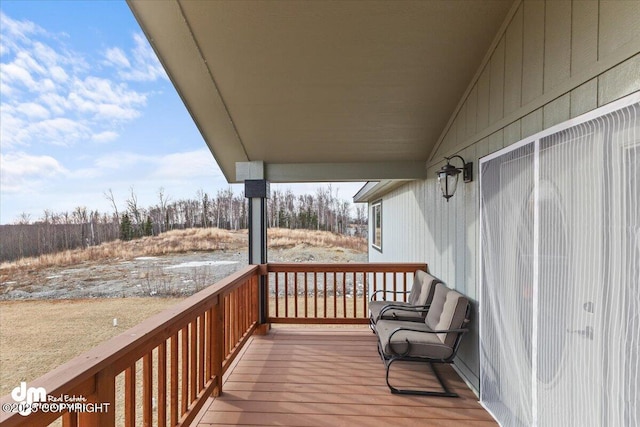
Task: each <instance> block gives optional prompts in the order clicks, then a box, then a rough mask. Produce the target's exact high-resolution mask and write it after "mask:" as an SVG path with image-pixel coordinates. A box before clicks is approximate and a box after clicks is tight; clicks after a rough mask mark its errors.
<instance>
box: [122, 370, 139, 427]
mask: <svg viewBox="0 0 640 427" xmlns="http://www.w3.org/2000/svg"><path fill="white" fill-rule="evenodd" d="M124 425H125V426H126V427H133V426H135V425H136V364H135V363H134V364H133V365H131V366H130V367H128V368H127V369H126V370H125V371H124Z"/></svg>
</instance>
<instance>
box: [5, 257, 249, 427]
mask: <svg viewBox="0 0 640 427" xmlns="http://www.w3.org/2000/svg"><path fill="white" fill-rule="evenodd" d="M259 271H260V267H259V266H250V267H247V268H246V269H244V270H242V271H240V272H238V273H236V274H233V275H232V276H229V277H228V278H225V279H224V280H222V281H220V282H218V283H217V284H215V285H213V286H211V287H209V288H207V289H205V290H203V291H201V292H199V293H197V294H195V295H193V296H192V297H190V298H187V299H186V300H184V301H182V302H180V303H178V304H176V305H175V306H173V307H171V308H170V309H168V310H166V311H164V312H162V313H160V314H158V315H156V316H154V317H151V318H149V319H147V320H146V321H144V322H142V323H141V324H139V325H137V326H135V327H133V328H132V329H130V330H128V331H127V332H125V333H124V334H122V335H119V336H117V337H115V338H113V339H111V340H109V341H107V342H105V343H103V344H101V345H100V346H98V347H96V348H94V349H93V350H90V351H89V352H87V353H85V354H83V355H81V356H79V357H77V358H75V359H73V360H71V361H70V362H68V363H66V364H64V365H62V366H60V367H58V368H57V369H55V370H53V371H51V372H49V373H48V374H46V375H44V376H43V377H41V378H39V379H38V380H36V381H35V382H34V385H35V386H37V387H42V388H43V389H44V390H46V394H47V395H48V396H54V397H58V396H62V402H57V403H58V404H57V405H52V404H53V403H56V402H48V404H49V405H48V406H44V405H41V406H40V410H38V411H34V412H31V413H30V414H29V415H28V416H23V415H20V414H18V413H11V412H7V410H12V409H16V408H17V407H16V406H14V407H11V406H7V405H15V402H14V400H13V399H11V398H10V397H9V396H6V397H5V398H3V399H2V405H3V406H2V408H3V411H2V413H1V414H2V418H0V420H1V425H2V427H5V426H6V427H10V426H44V425H48V424H49V423H51V422H53V421H55V420H56V419H58V418H60V417H61V418H62V424H63V426H65V427H67V426H69V427H71V426H78V425H80V426H91V427H94V426H95V427H99V426H114V425H116V424H117V425H125V426H135V425H144V426H160V427H164V426H167V425H170V426H179V425H185V426H187V425H189V424H190V423H191V422H192V421H193V419H194V417H195V416H196V415H197V413H198V411H199V410H200V408H201V407H202V405H203V404H204V402H205V401H206V399H207V397H209V396H210V395H214V396H217V395H219V394H220V393H221V392H222V375H223V374H224V372H225V371H226V369H227V368H228V366H229V364H230V363H231V361H232V360H233V358H234V357H235V356H236V355H237V354H238V352H239V350H240V349H241V348H242V345H243V344H244V342H245V341H246V340H247V339H248V337H250V336H251V334H252V333H253V331H254V329H255V328H256V326H257V320H258V284H259ZM80 396H81V397H80ZM74 397H78V398H77V399H74ZM65 400H66V401H67V402H65ZM62 403H65V405H64V406H63V405H62ZM66 403H75V404H80V406H78V405H76V406H75V408H76V409H78V410H79V412H74V411H69V409H72V407H71V406H70V405H69V406H67V405H66ZM81 405H84V406H81ZM45 410H47V411H48V412H45ZM90 411H93V412H90Z"/></svg>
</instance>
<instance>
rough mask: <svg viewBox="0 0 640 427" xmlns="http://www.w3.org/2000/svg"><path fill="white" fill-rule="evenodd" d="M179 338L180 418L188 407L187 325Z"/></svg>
mask: <svg viewBox="0 0 640 427" xmlns="http://www.w3.org/2000/svg"><path fill="white" fill-rule="evenodd" d="M180 336H181V338H182V356H181V359H182V360H181V362H182V370H181V372H180V373H181V375H182V384H181V392H182V393H181V399H180V416H182V415H184V414H185V413H186V412H187V407H188V406H189V325H187V326H185V327H184V328H182V333H181V334H180Z"/></svg>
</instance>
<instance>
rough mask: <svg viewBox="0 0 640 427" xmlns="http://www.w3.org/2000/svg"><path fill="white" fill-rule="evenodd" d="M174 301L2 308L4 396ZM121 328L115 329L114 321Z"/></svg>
mask: <svg viewBox="0 0 640 427" xmlns="http://www.w3.org/2000/svg"><path fill="white" fill-rule="evenodd" d="M177 301H178V299H175V298H113V299H96V300H62V301H3V302H0V395H5V394H7V393H8V392H10V391H11V389H13V388H14V387H16V386H17V385H19V384H20V381H27V382H28V381H30V380H33V379H35V378H38V377H39V376H41V375H43V374H45V373H47V372H48V371H50V370H51V369H53V368H55V367H56V366H58V365H61V364H62V363H64V362H67V361H68V360H70V359H72V358H73V357H75V356H77V355H79V354H81V353H83V352H85V351H87V350H89V349H90V348H92V347H94V346H96V345H97V344H99V343H101V342H103V341H106V340H107V339H109V338H111V337H114V336H116V335H118V334H121V333H122V332H124V331H126V330H127V329H129V328H131V327H132V326H134V325H136V324H138V323H140V322H141V321H142V320H144V319H146V318H147V317H150V316H152V315H154V314H156V313H159V312H161V311H162V310H164V309H165V308H167V307H169V306H171V305H173V304H175V303H176V302H177ZM114 318H115V319H117V321H118V326H116V327H114V326H113V319H114Z"/></svg>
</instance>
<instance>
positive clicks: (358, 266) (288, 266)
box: [267, 262, 429, 273]
mask: <svg viewBox="0 0 640 427" xmlns="http://www.w3.org/2000/svg"><path fill="white" fill-rule="evenodd" d="M416 270H424V271H429V270H428V265H427V264H425V263H389V262H378V263H375V262H371V263H346V264H332V263H271V262H270V263H268V264H267V271H268V272H273V273H280V272H334V271H335V272H380V273H384V272H389V273H393V272H396V273H401V272H405V271H407V272H413V271H416Z"/></svg>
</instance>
